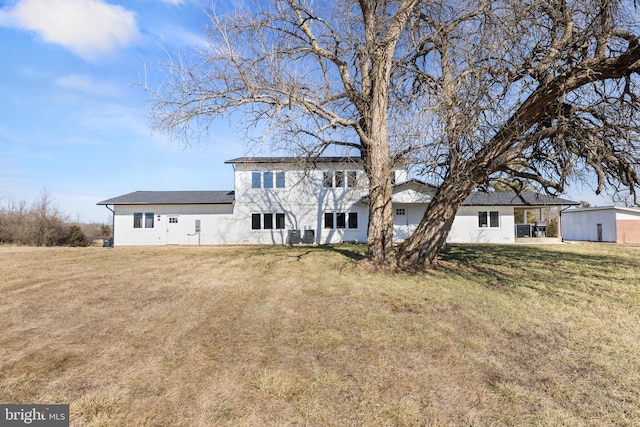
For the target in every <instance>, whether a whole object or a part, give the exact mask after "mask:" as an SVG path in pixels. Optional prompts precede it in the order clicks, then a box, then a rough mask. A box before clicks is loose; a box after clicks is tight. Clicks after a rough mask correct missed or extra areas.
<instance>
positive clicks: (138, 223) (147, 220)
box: [133, 212, 153, 228]
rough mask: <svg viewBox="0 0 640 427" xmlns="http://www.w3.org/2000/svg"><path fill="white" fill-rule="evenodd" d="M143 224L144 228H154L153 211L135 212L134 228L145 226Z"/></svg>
mask: <svg viewBox="0 0 640 427" xmlns="http://www.w3.org/2000/svg"><path fill="white" fill-rule="evenodd" d="M143 218H144V222H143V221H142V219H143ZM143 226H144V228H153V212H146V213H142V212H135V213H134V214H133V228H143Z"/></svg>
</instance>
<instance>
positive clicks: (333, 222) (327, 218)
mask: <svg viewBox="0 0 640 427" xmlns="http://www.w3.org/2000/svg"><path fill="white" fill-rule="evenodd" d="M324 228H325V229H331V228H358V213H357V212H348V213H346V212H335V213H334V212H325V213H324Z"/></svg>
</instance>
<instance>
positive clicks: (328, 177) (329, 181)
mask: <svg viewBox="0 0 640 427" xmlns="http://www.w3.org/2000/svg"><path fill="white" fill-rule="evenodd" d="M322 186H323V187H324V188H331V187H333V172H325V173H324V177H323V179H322Z"/></svg>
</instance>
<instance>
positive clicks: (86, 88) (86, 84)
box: [55, 74, 122, 97]
mask: <svg viewBox="0 0 640 427" xmlns="http://www.w3.org/2000/svg"><path fill="white" fill-rule="evenodd" d="M55 83H56V84H57V85H58V86H60V87H63V88H65V89H71V90H76V91H79V92H82V93H85V94H88V95H97V96H103V97H114V96H118V95H119V94H120V93H121V92H122V87H121V86H119V85H118V84H116V83H114V82H112V81H108V80H99V79H96V78H94V77H91V76H88V75H85V74H68V75H66V76H62V77H58V78H57V79H56V80H55Z"/></svg>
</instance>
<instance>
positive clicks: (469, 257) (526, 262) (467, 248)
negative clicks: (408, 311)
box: [439, 245, 638, 293]
mask: <svg viewBox="0 0 640 427" xmlns="http://www.w3.org/2000/svg"><path fill="white" fill-rule="evenodd" d="M603 249H606V248H604V247H603ZM612 249H614V250H613V251H612V252H615V250H616V249H617V248H612ZM603 252H604V251H603ZM439 261H440V267H439V268H440V269H441V270H445V271H448V272H451V273H452V274H457V275H461V276H464V277H465V278H467V279H472V280H474V281H476V282H480V283H483V284H485V285H486V286H490V287H492V288H501V289H505V288H508V289H514V288H518V287H527V288H531V289H535V290H536V291H538V292H545V293H557V292H558V291H559V290H561V289H564V290H567V289H572V290H574V291H580V292H583V291H598V290H597V289H594V286H595V285H594V283H600V284H602V285H606V284H608V283H609V282H610V281H612V280H618V281H622V280H624V277H625V274H626V275H627V276H629V275H631V276H635V274H636V273H635V271H634V270H638V258H637V257H629V256H622V255H617V254H616V253H611V254H609V253H602V252H600V253H598V252H592V251H588V250H585V251H579V250H578V251H563V250H554V249H553V248H551V247H548V248H547V247H536V246H525V245H451V246H447V247H446V248H444V249H443V250H442V251H441V252H440V255H439ZM587 282H588V283H587Z"/></svg>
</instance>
